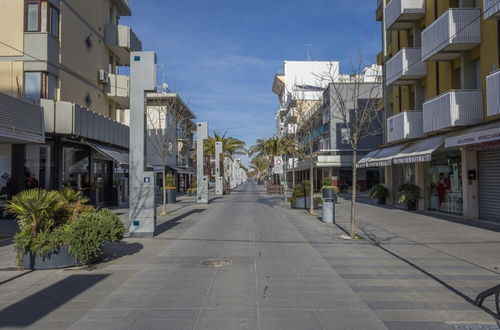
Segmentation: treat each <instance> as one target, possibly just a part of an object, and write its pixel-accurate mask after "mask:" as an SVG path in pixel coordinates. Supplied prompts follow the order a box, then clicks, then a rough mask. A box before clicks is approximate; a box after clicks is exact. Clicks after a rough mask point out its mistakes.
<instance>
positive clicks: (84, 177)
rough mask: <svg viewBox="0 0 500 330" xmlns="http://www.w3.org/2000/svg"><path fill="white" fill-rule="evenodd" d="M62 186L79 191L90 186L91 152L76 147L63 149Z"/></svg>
mask: <svg viewBox="0 0 500 330" xmlns="http://www.w3.org/2000/svg"><path fill="white" fill-rule="evenodd" d="M62 167H63V168H62V185H63V187H67V188H71V189H74V190H77V191H85V190H88V188H89V186H90V180H89V176H90V167H89V151H88V150H85V149H83V148H82V149H80V148H75V147H66V146H65V147H63V164H62Z"/></svg>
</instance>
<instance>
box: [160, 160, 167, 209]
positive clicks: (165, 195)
mask: <svg viewBox="0 0 500 330" xmlns="http://www.w3.org/2000/svg"><path fill="white" fill-rule="evenodd" d="M165 167H167V164H166V161H165V157H163V167H162V179H161V184H162V195H163V196H162V197H163V205H162V210H161V213H162V214H163V215H165V214H167V189H165V180H166V178H167V176H166V170H165Z"/></svg>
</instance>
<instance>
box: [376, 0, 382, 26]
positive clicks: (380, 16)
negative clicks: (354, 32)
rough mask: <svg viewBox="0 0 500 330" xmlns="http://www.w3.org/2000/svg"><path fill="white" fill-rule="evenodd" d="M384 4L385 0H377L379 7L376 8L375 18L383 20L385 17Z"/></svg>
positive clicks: (379, 20)
mask: <svg viewBox="0 0 500 330" xmlns="http://www.w3.org/2000/svg"><path fill="white" fill-rule="evenodd" d="M383 4H384V1H383V0H377V9H376V10H375V19H376V20H377V21H378V22H381V21H382V20H383V19H384V8H383Z"/></svg>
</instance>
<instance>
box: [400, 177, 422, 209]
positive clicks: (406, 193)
mask: <svg viewBox="0 0 500 330" xmlns="http://www.w3.org/2000/svg"><path fill="white" fill-rule="evenodd" d="M397 197H398V201H399V202H400V203H404V205H405V207H406V210H408V211H415V210H416V209H417V203H418V201H419V200H420V199H422V193H421V192H420V187H418V186H417V185H414V184H411V183H405V184H402V185H401V186H399V190H398V195H397Z"/></svg>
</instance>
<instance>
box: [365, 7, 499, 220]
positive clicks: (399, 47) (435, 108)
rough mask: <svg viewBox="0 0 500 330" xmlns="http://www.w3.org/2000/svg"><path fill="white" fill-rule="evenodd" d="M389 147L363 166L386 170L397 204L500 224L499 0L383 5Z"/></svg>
mask: <svg viewBox="0 0 500 330" xmlns="http://www.w3.org/2000/svg"><path fill="white" fill-rule="evenodd" d="M377 6H378V8H377V11H376V18H377V20H378V21H381V23H382V32H383V33H382V35H383V38H382V39H383V40H382V52H381V53H380V54H379V55H378V56H377V61H378V62H379V64H382V65H384V81H385V93H384V106H385V113H386V117H387V122H386V127H385V131H386V134H385V144H384V145H383V146H382V148H380V149H378V150H377V151H375V152H373V153H371V154H370V155H369V157H365V159H363V160H362V161H361V166H383V167H385V174H386V175H385V184H386V186H387V187H388V188H389V189H390V190H391V192H392V194H391V196H393V198H392V199H393V200H392V202H393V203H395V204H397V198H396V196H397V191H398V189H399V187H400V186H401V185H402V184H404V183H410V184H415V185H417V186H418V187H420V189H421V192H422V195H423V198H422V199H421V200H420V201H419V203H418V209H419V210H428V211H435V212H441V213H447V214H452V215H457V216H463V217H465V218H466V219H474V220H475V219H481V220H487V221H495V222H500V193H499V192H498V189H497V187H498V186H500V170H499V169H500V121H499V120H500V71H498V68H499V65H500V53H499V52H500V50H499V49H500V46H499V31H500V21H499V20H498V18H499V17H500V0H475V1H474V0H390V1H389V0H378V3H377Z"/></svg>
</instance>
